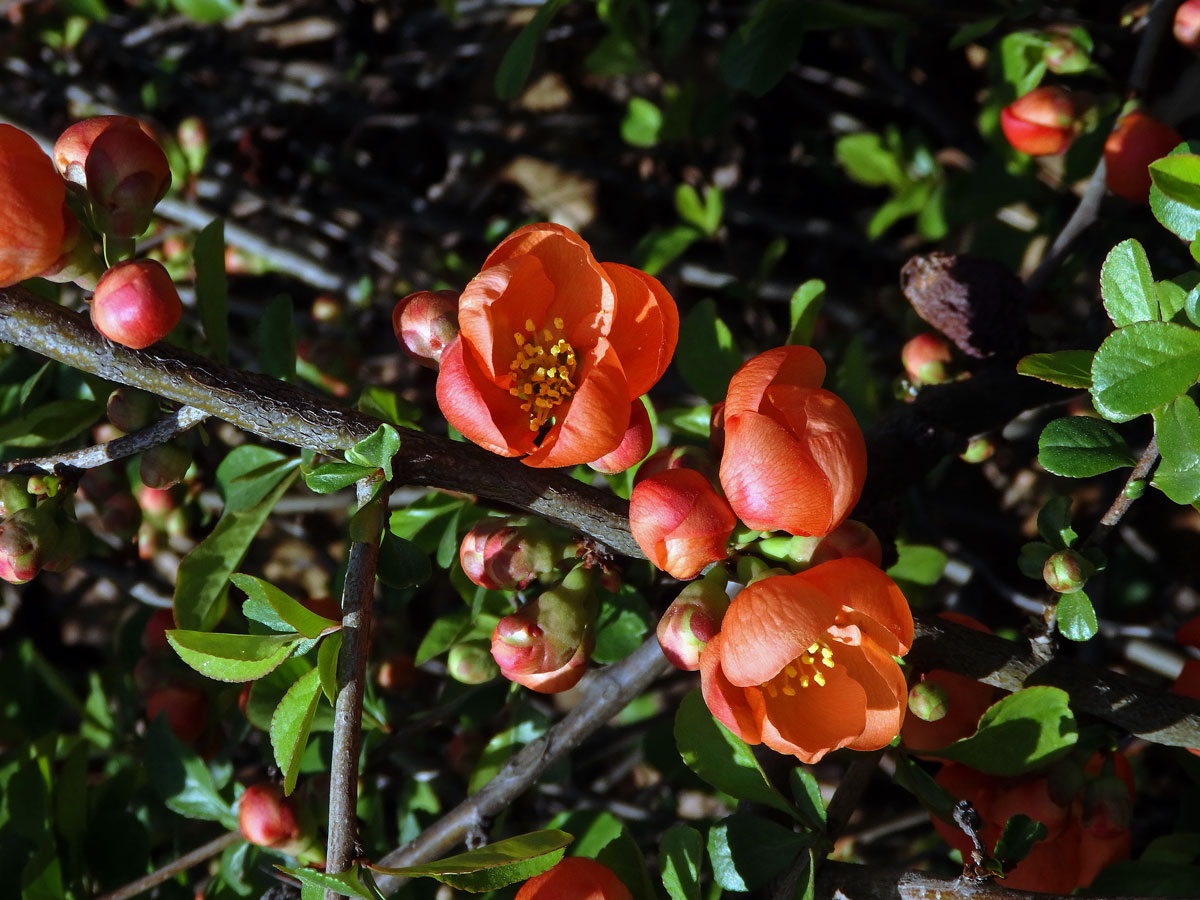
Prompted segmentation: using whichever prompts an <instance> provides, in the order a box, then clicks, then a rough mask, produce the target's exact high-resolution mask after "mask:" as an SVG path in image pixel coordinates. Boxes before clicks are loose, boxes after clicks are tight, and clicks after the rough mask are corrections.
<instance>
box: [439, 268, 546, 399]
mask: <svg viewBox="0 0 1200 900" xmlns="http://www.w3.org/2000/svg"><path fill="white" fill-rule="evenodd" d="M553 300H554V284H553V283H552V282H551V281H550V279H549V278H547V277H546V273H545V270H544V269H543V268H542V264H541V262H539V261H538V259H537V258H536V257H533V256H519V257H517V258H515V259H513V260H511V261H509V262H505V263H502V264H500V265H496V266H491V267H490V268H487V269H484V270H483V271H482V272H480V273H479V274H478V275H476V276H475V277H474V278H473V279H472V280H471V282H470V284H468V285H467V286H466V289H465V290H463V292H462V295H461V296H460V297H459V300H458V325H459V333H460V336H461V337H462V338H465V339H466V341H467V343H468V344H470V345H471V347H472V348H473V349H474V351H475V353H476V354H477V355H478V359H479V362H480V364H481V366H482V368H483V370H484V371H486V372H487V374H488V377H489V378H491V379H492V380H493V381H498V380H500V379H502V378H504V377H505V376H507V374H508V367H509V364H510V363H512V361H513V359H514V358H516V355H517V350H518V346H517V342H516V339H515V337H514V335H516V334H517V333H520V334H521V335H522V336H526V328H525V324H526V322H527V321H532V322H533V323H534V327H535V328H541V327H542V326H543V325H544V323H545V321H546V318H547V312H546V311H547V310H548V309H549V307H550V304H551V302H552V301H553Z"/></svg>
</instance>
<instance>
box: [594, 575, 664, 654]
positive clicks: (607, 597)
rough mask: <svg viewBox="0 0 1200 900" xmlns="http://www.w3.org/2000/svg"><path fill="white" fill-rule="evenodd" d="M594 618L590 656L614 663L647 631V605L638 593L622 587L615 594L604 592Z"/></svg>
mask: <svg viewBox="0 0 1200 900" xmlns="http://www.w3.org/2000/svg"><path fill="white" fill-rule="evenodd" d="M603 597H604V600H603V602H602V603H601V604H600V614H599V615H598V616H597V617H596V627H595V630H596V647H595V649H594V650H592V659H594V660H595V661H596V662H598V663H614V662H617V661H618V660H622V659H624V658H625V657H626V656H628V655H629V654H630V653H632V652H633V651H634V650H636V649H637V648H638V647H640V646H641V644H642V638H643V637H645V635H646V633H647V632H648V631H649V630H650V607H649V606H648V605H647V604H646V600H645V598H644V597H642V596H641V594H639V593H637V592H636V591H634V590H632V589H627V588H625V586H624V585H622V589H621V590H620V591H619V592H618V593H616V594H610V593H607V592H605V593H604V594H603Z"/></svg>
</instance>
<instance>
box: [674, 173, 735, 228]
mask: <svg viewBox="0 0 1200 900" xmlns="http://www.w3.org/2000/svg"><path fill="white" fill-rule="evenodd" d="M675 209H676V211H677V212H678V213H679V216H680V218H682V219H683V220H684V221H685V222H690V223H691V224H692V225H695V226H696V227H697V228H699V229H700V230H701V231H703V232H704V233H705V234H706V235H708V236H709V237H713V236H714V235H716V233H717V231H718V230H719V229H720V227H721V216H722V215H723V214H724V211H725V203H724V200H723V198H722V195H721V189H720V188H717V187H712V186H709V187H706V188H705V189H704V201H703V202H701V201H700V195H699V194H697V193H696V189H695V188H694V187H692V186H691V185H690V184H681V185H679V187H677V188H675Z"/></svg>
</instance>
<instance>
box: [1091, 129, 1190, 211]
mask: <svg viewBox="0 0 1200 900" xmlns="http://www.w3.org/2000/svg"><path fill="white" fill-rule="evenodd" d="M1182 140H1183V138H1182V137H1181V136H1180V134H1179V132H1178V131H1176V130H1175V129H1174V128H1172V127H1171V126H1170V125H1166V124H1164V123H1163V122H1160V121H1158V119H1155V118H1154V117H1153V116H1150V115H1147V114H1146V113H1145V112H1143V111H1142V110H1140V109H1135V110H1134V111H1133V112H1131V113H1129V114H1128V115H1126V116H1125V118H1123V119H1121V121H1120V122H1119V123H1118V124H1117V127H1116V128H1115V129H1114V130H1113V132H1112V134H1110V135H1109V136H1108V139H1107V140H1106V141H1105V142H1104V166H1105V170H1104V179H1105V182H1106V183H1107V184H1108V189H1109V190H1110V191H1112V192H1113V193H1114V194H1116V195H1117V196H1119V197H1124V198H1125V199H1126V200H1130V201H1132V202H1133V203H1149V202H1150V168H1149V167H1150V163H1152V162H1154V161H1155V160H1156V159H1161V158H1162V157H1164V156H1166V155H1167V154H1168V153H1170V152H1171V151H1172V150H1174V149H1175V146H1176V145H1177V144H1179V143H1180V142H1181V141H1182Z"/></svg>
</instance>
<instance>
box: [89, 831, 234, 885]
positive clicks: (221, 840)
mask: <svg viewBox="0 0 1200 900" xmlns="http://www.w3.org/2000/svg"><path fill="white" fill-rule="evenodd" d="M240 840H243V838H242V835H241V832H238V831H230V832H228V833H227V834H223V835H221V836H220V837H218V838H213V839H212V840H211V841H209V842H208V843H207V844H204V845H202V846H200V847H197V848H196V849H195V850H193V851H192V852H191V853H185V854H184V855H183V856H181V857H179V858H178V859H176V860H172V861H171V862H169V863H167V864H166V865H165V866H163V867H162V868H161V869H155V870H154V871H153V872H151V873H150V874H149V875H143V876H142V877H141V878H139V879H138V880H137V881H131V882H129V884H127V885H125V886H124V887H119V888H117V889H116V890H115V891H110V892H109V893H107V894H103V895H101V896H99V897H96V898H94V900H128V898H130V897H136V896H137V895H138V894H141V893H144V892H146V891H148V890H150V889H151V888H153V887H157V886H158V885H160V884H162V883H163V882H164V881H170V880H171V879H172V878H174V877H175V876H176V875H178V874H179V873H180V872H184V871H186V870H188V869H190V868H191V867H192V866H197V865H199V864H200V863H202V862H204V861H206V860H209V859H212V858H213V857H214V856H216V855H217V854H218V853H221V852H222V851H224V850H225V848H227V847H232V846H233V845H234V844H236V843H237V842H238V841H240Z"/></svg>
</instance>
